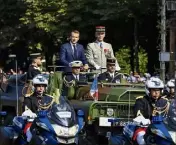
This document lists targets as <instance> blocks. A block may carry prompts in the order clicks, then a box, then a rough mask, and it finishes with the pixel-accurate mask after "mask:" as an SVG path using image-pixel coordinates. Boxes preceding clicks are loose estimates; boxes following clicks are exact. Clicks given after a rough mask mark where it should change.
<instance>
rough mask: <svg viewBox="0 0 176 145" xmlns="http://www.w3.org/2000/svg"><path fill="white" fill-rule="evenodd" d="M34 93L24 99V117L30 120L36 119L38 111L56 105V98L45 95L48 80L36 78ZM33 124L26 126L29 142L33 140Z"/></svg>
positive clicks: (34, 80) (42, 77)
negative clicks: (31, 129) (31, 130)
mask: <svg viewBox="0 0 176 145" xmlns="http://www.w3.org/2000/svg"><path fill="white" fill-rule="evenodd" d="M32 83H33V86H34V92H33V93H32V94H30V95H28V96H26V97H25V98H24V104H23V110H24V112H23V113H22V116H28V117H29V118H35V117H36V116H37V115H36V113H37V111H39V110H47V109H49V108H50V107H51V106H52V105H53V104H54V98H53V97H52V96H49V95H47V94H45V91H46V88H47V86H48V81H47V79H46V78H45V77H44V76H42V75H41V74H40V75H37V76H36V77H34V79H33V81H32ZM31 125H32V122H29V123H27V124H26V126H25V129H24V133H25V134H26V136H27V142H30V140H31V139H32V134H31V132H30V127H31Z"/></svg>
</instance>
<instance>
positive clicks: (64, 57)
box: [60, 42, 87, 72]
mask: <svg viewBox="0 0 176 145" xmlns="http://www.w3.org/2000/svg"><path fill="white" fill-rule="evenodd" d="M76 48H77V58H75V57H74V53H73V49H72V46H71V44H70V43H69V42H68V43H65V44H63V45H62V46H61V49H60V62H61V64H62V65H64V66H66V67H67V68H66V69H65V71H66V72H71V68H70V67H68V66H69V63H70V62H72V61H75V60H79V61H82V63H83V64H87V60H86V57H85V54H84V48H83V46H82V45H81V44H78V43H77V44H76Z"/></svg>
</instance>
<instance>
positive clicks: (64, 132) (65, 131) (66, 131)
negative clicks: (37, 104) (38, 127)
mask: <svg viewBox="0 0 176 145" xmlns="http://www.w3.org/2000/svg"><path fill="white" fill-rule="evenodd" d="M52 127H53V129H54V131H55V133H56V135H57V136H66V137H67V136H75V135H76V133H77V132H78V129H79V126H78V125H74V126H72V127H70V128H67V127H62V126H59V125H57V124H52Z"/></svg>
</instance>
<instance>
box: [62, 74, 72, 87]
mask: <svg viewBox="0 0 176 145" xmlns="http://www.w3.org/2000/svg"><path fill="white" fill-rule="evenodd" d="M65 77H66V76H64V78H63V80H64V81H63V82H64V84H65V86H66V87H74V86H75V81H74V80H72V81H70V82H69V81H67V80H66V79H65Z"/></svg>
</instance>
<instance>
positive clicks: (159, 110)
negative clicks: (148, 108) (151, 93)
mask: <svg viewBox="0 0 176 145" xmlns="http://www.w3.org/2000/svg"><path fill="white" fill-rule="evenodd" d="M152 106H153V107H154V110H153V113H152V115H153V116H156V115H157V114H162V113H163V115H162V116H165V115H167V113H168V111H169V106H170V103H169V102H167V103H166V105H165V106H164V107H156V106H155V105H152Z"/></svg>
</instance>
